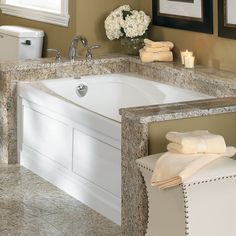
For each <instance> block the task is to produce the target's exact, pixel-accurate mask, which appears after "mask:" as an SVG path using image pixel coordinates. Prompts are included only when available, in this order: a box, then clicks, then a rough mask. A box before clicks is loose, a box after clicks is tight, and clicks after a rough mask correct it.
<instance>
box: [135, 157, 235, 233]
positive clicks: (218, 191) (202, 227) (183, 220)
mask: <svg viewBox="0 0 236 236" xmlns="http://www.w3.org/2000/svg"><path fill="white" fill-rule="evenodd" d="M160 156H161V154H156V155H152V156H148V157H143V158H140V159H138V160H137V165H138V166H139V168H140V171H141V172H142V175H143V177H144V180H145V182H146V187H147V192H148V202H149V222H148V228H147V234H146V235H147V236H185V235H189V236H236V161H235V160H233V159H229V158H221V159H218V160H216V161H215V162H213V163H211V164H209V165H208V166H206V167H204V168H202V169H201V170H199V171H198V172H197V173H196V174H195V175H194V176H192V177H191V178H189V179H188V180H187V181H185V182H184V183H183V184H181V185H179V186H176V187H173V188H169V189H165V190H159V189H158V188H157V187H152V186H151V176H152V173H153V169H154V167H155V162H156V160H157V159H158V158H159V157H160Z"/></svg>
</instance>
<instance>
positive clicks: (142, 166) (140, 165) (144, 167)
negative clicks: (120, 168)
mask: <svg viewBox="0 0 236 236" xmlns="http://www.w3.org/2000/svg"><path fill="white" fill-rule="evenodd" d="M138 166H139V167H141V168H143V169H145V170H148V171H150V172H152V173H153V170H152V169H150V168H147V167H146V166H144V165H142V164H139V163H138Z"/></svg>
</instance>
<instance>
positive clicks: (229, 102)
mask: <svg viewBox="0 0 236 236" xmlns="http://www.w3.org/2000/svg"><path fill="white" fill-rule="evenodd" d="M227 113H235V114H236V97H228V98H218V99H209V100H201V101H192V102H181V103H175V104H166V105H165V104H164V105H156V106H146V107H138V108H126V109H121V110H120V114H121V115H122V124H121V126H122V147H121V150H122V235H127V236H144V235H145V233H146V230H147V224H148V197H147V193H146V187H145V184H144V180H143V177H142V176H141V172H140V171H139V169H138V167H137V164H136V159H138V158H141V157H143V156H147V155H148V154H149V153H148V142H149V140H148V138H149V137H148V130H149V129H148V126H149V124H151V123H156V122H162V121H170V120H179V119H186V118H192V117H203V116H213V115H216V114H218V115H219V114H227ZM235 123H236V121H235Z"/></svg>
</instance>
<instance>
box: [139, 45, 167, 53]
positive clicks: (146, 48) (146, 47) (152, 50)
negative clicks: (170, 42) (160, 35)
mask: <svg viewBox="0 0 236 236" xmlns="http://www.w3.org/2000/svg"><path fill="white" fill-rule="evenodd" d="M143 49H144V51H145V52H168V51H170V48H169V47H160V48H152V47H148V46H144V48H143Z"/></svg>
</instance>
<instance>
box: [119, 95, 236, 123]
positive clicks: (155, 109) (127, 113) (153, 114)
mask: <svg viewBox="0 0 236 236" xmlns="http://www.w3.org/2000/svg"><path fill="white" fill-rule="evenodd" d="M229 112H236V97H228V98H213V99H206V100H198V101H188V102H179V103H170V104H162V105H152V106H143V107H134V108H123V109H120V114H121V115H122V116H123V117H125V118H128V119H130V120H132V121H134V122H138V123H142V124H148V123H151V122H159V121H166V120H176V119H184V118H189V117H199V116H208V115H214V114H223V113H229Z"/></svg>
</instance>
